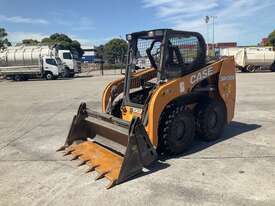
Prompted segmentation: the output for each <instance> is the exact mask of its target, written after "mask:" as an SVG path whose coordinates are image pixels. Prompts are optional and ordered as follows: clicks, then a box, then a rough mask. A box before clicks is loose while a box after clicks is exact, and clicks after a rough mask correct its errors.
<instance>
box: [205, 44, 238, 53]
mask: <svg viewBox="0 0 275 206" xmlns="http://www.w3.org/2000/svg"><path fill="white" fill-rule="evenodd" d="M207 47H208V53H209V54H211V53H212V51H213V50H214V51H215V56H219V54H220V50H221V49H225V48H232V47H237V42H219V43H215V44H211V43H209V44H207ZM212 54H213V53H212Z"/></svg>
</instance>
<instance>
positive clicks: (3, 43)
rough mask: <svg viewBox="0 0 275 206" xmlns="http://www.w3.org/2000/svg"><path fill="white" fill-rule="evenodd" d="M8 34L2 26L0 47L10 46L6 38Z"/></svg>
mask: <svg viewBox="0 0 275 206" xmlns="http://www.w3.org/2000/svg"><path fill="white" fill-rule="evenodd" d="M7 36H8V33H7V32H6V30H5V29H4V28H0V49H2V48H6V47H7V46H11V43H10V42H9V40H8V39H7V38H6V37H7Z"/></svg>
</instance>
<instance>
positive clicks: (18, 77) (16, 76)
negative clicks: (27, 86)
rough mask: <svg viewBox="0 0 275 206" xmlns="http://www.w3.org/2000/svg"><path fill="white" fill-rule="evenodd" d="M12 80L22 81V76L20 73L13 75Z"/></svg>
mask: <svg viewBox="0 0 275 206" xmlns="http://www.w3.org/2000/svg"><path fill="white" fill-rule="evenodd" d="M13 80H14V81H22V80H23V78H22V76H21V75H15V76H14V77H13Z"/></svg>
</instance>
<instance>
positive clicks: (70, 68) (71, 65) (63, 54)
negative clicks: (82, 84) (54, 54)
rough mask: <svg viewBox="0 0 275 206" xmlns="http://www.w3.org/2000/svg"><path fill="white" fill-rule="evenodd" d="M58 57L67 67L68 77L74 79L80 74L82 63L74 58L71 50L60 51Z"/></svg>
mask: <svg viewBox="0 0 275 206" xmlns="http://www.w3.org/2000/svg"><path fill="white" fill-rule="evenodd" d="M58 56H59V58H60V59H61V61H62V62H63V64H64V66H65V72H66V73H67V74H65V75H66V76H67V77H73V76H74V74H75V73H79V72H80V62H79V61H78V60H77V59H76V58H74V56H73V55H72V53H71V52H70V50H58Z"/></svg>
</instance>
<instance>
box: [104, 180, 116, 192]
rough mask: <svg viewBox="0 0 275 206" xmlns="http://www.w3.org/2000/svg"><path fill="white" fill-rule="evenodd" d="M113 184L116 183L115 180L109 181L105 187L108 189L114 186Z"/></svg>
mask: <svg viewBox="0 0 275 206" xmlns="http://www.w3.org/2000/svg"><path fill="white" fill-rule="evenodd" d="M115 184H116V181H110V183H109V184H108V185H107V186H106V189H107V190H108V189H110V188H112V187H113V186H115Z"/></svg>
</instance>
